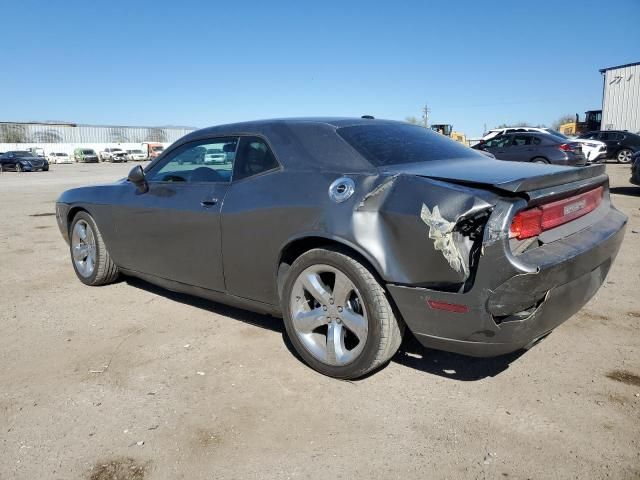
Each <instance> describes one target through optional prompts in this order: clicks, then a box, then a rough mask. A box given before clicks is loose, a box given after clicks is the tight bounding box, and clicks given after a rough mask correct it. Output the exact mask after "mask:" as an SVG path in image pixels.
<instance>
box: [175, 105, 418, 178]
mask: <svg viewBox="0 0 640 480" xmlns="http://www.w3.org/2000/svg"><path fill="white" fill-rule="evenodd" d="M358 125H407V124H406V122H399V121H395V120H378V119H372V118H352V117H300V118H276V119H268V120H255V121H250V122H240V123H230V124H226V125H217V126H214V127H208V128H203V129H201V130H196V131H194V132H191V133H189V134H187V135H185V136H184V137H182V138H181V139H180V140H178V141H177V142H176V143H174V144H173V146H172V147H171V148H172V149H173V148H175V147H177V146H179V145H182V144H183V143H186V142H190V141H194V140H202V139H206V138H208V137H211V136H222V135H229V136H235V135H256V136H263V137H264V138H266V139H267V140H268V142H269V144H270V146H271V149H272V150H273V151H274V153H275V155H276V157H277V158H278V161H279V162H280V163H281V164H282V165H283V166H284V167H285V168H288V169H296V170H316V171H317V170H321V171H336V172H343V173H348V172H352V173H356V172H373V171H375V170H376V168H375V167H373V165H372V164H371V163H370V162H368V161H367V160H366V159H365V158H364V157H362V156H361V155H360V154H359V153H358V152H357V151H356V150H355V149H354V148H353V147H351V146H350V145H349V144H348V143H347V142H346V141H344V140H343V139H342V138H341V137H340V136H339V135H337V134H336V130H337V129H338V128H342V127H350V126H358ZM329 151H330V152H331V155H327V152H329Z"/></svg>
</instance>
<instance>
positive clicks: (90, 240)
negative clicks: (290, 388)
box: [69, 212, 120, 286]
mask: <svg viewBox="0 0 640 480" xmlns="http://www.w3.org/2000/svg"><path fill="white" fill-rule="evenodd" d="M81 229H84V230H85V234H84V237H85V239H84V240H83V239H82V234H81V233H80V230H81ZM69 238H70V241H69V252H70V254H71V264H72V265H73V269H74V271H75V272H76V275H77V277H78V279H79V280H80V281H81V282H82V283H84V284H85V285H90V286H98V285H107V284H109V283H113V282H115V281H116V280H117V279H118V276H119V275H120V272H119V271H118V267H117V266H116V264H115V263H113V261H112V260H111V256H110V255H109V251H108V250H107V247H106V245H105V244H104V240H103V239H102V235H101V234H100V230H99V229H98V226H97V225H96V222H95V220H94V219H93V217H92V216H91V215H89V214H88V213H87V212H78V214H77V215H76V216H75V217H74V218H73V221H72V222H71V228H70V229H69ZM81 251H85V252H87V256H86V258H85V260H84V261H83V260H81V259H80V257H81V256H82V253H79V252H81ZM90 254H91V255H92V259H91V262H92V264H93V267H92V268H85V267H87V261H88V260H87V259H89V256H90Z"/></svg>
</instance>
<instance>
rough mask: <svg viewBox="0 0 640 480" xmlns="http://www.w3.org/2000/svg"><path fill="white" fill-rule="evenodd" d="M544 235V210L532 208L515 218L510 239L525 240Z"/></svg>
mask: <svg viewBox="0 0 640 480" xmlns="http://www.w3.org/2000/svg"><path fill="white" fill-rule="evenodd" d="M541 233H542V210H541V209H539V208H532V209H531V210H524V211H523V212H520V213H518V214H517V215H516V216H515V217H513V222H511V231H510V232H509V237H511V238H513V237H515V238H517V239H518V240H524V239H525V238H530V237H535V236H536V235H540V234H541Z"/></svg>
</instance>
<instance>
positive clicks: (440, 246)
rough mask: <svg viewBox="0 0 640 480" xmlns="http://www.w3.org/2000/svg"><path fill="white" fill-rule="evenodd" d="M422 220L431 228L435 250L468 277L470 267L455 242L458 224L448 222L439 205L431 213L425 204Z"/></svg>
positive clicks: (430, 234) (430, 236)
mask: <svg viewBox="0 0 640 480" xmlns="http://www.w3.org/2000/svg"><path fill="white" fill-rule="evenodd" d="M420 218H421V219H422V221H423V222H424V223H426V224H427V225H428V226H429V238H431V239H432V240H433V241H434V247H435V249H436V250H439V251H441V252H442V254H443V255H444V258H445V259H446V260H447V261H448V262H449V265H451V268H453V269H454V270H455V271H456V272H461V273H464V276H465V278H466V277H468V276H469V267H468V265H467V262H465V260H464V258H463V257H462V254H461V253H460V251H459V250H458V247H457V246H456V243H455V240H454V235H455V232H454V228H455V226H456V223H455V222H449V221H448V220H446V219H445V218H444V217H443V216H442V215H441V214H440V209H439V208H438V205H435V206H434V207H433V211H431V210H429V207H427V206H426V205H425V204H424V203H423V204H422V210H421V211H420Z"/></svg>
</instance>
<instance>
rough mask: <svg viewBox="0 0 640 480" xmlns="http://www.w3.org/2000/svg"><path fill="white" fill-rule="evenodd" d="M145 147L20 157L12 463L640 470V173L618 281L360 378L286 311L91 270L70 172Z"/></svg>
mask: <svg viewBox="0 0 640 480" xmlns="http://www.w3.org/2000/svg"><path fill="white" fill-rule="evenodd" d="M130 167H131V164H125V165H111V164H98V165H53V166H52V171H51V172H48V173H32V174H16V173H13V172H10V173H4V174H1V175H0V205H2V212H3V213H2V215H1V216H0V328H1V330H0V479H3V480H4V479H14V478H15V479H29V480H32V479H76V478H78V479H91V480H106V479H110V480H112V479H118V480H120V479H136V480H141V479H178V478H185V479H205V478H206V479H212V478H237V479H245V478H247V479H263V478H278V479H280V478H282V479H296V478H314V479H315V478H319V479H324V478H342V479H351V478H402V479H405V478H412V479H413V478H450V479H456V478H522V479H525V478H536V479H537V478H580V479H583V478H614V479H622V478H640V327H639V325H640V295H639V294H638V286H639V283H640V275H639V272H640V254H639V252H640V187H632V186H630V184H629V183H628V178H629V167H628V166H623V165H614V164H610V165H608V166H607V170H608V172H609V174H610V175H611V183H612V187H613V188H612V191H613V193H612V196H613V200H614V203H615V204H616V206H617V207H618V208H620V209H622V210H623V211H624V212H625V213H626V214H627V215H628V216H629V226H628V228H627V234H626V237H625V239H624V243H623V245H622V250H621V252H620V255H619V256H618V258H617V261H616V263H615V264H614V266H613V268H612V270H611V272H610V274H609V276H608V278H607V280H606V284H605V285H604V287H603V288H602V289H600V291H599V292H598V294H597V295H596V296H595V297H594V299H592V300H591V302H590V303H589V304H588V305H587V306H586V307H585V308H584V309H583V310H582V311H581V312H580V313H578V314H577V315H575V316H574V317H573V318H572V319H570V320H569V321H568V322H566V323H565V324H563V325H562V326H561V327H559V328H558V329H557V330H556V331H555V332H554V333H553V334H552V335H550V336H549V337H548V338H547V339H546V340H544V341H543V342H542V343H540V344H539V345H537V346H536V347H534V348H533V349H532V350H530V351H528V352H526V353H525V354H523V355H511V356H508V357H506V358H499V359H490V360H481V359H471V358H465V357H461V356H457V355H453V354H446V353H441V352H437V351H432V350H426V349H423V348H422V347H420V346H419V345H418V344H417V343H416V342H415V340H412V339H411V338H408V339H406V340H405V342H404V344H403V345H402V347H401V351H400V352H399V353H398V354H397V355H396V356H395V357H394V359H393V361H392V362H391V363H390V364H389V365H388V366H387V367H386V368H384V369H382V370H381V371H379V372H377V373H375V374H374V375H371V376H369V377H367V378H365V379H363V380H360V381H356V382H342V381H337V380H332V379H330V378H326V377H323V376H321V375H319V374H317V373H315V372H314V371H312V370H311V369H309V368H308V367H306V366H305V365H304V364H302V363H301V362H300V361H299V360H298V359H297V358H296V357H295V356H294V355H293V354H292V353H291V351H290V348H289V347H288V343H287V342H286V341H285V339H284V337H283V331H284V330H283V327H282V324H281V321H280V320H278V319H274V318H271V317H267V316H262V315H256V314H253V313H248V312H245V311H241V310H237V309H233V308H229V307H225V306H222V305H219V304H215V303H211V302H207V301H203V300H199V299H196V298H192V297H188V296H184V295H177V294H172V293H170V292H167V291H163V290H161V289H158V288H155V287H153V286H150V285H148V284H146V283H144V282H141V281H135V280H125V281H122V282H120V283H117V284H115V285H111V286H107V287H98V288H94V287H86V286H84V285H83V284H81V283H80V282H79V281H78V280H77V279H76V277H75V275H74V272H73V269H72V267H71V263H70V259H69V253H68V250H67V245H66V244H65V243H64V241H63V240H62V238H61V236H60V233H59V232H58V229H57V226H56V222H55V217H54V216H53V215H54V200H55V199H56V197H57V196H58V195H59V194H60V192H62V191H63V190H65V189H67V188H69V187H72V186H76V185H82V184H88V183H96V182H105V181H111V180H115V179H117V178H119V177H123V176H125V175H126V172H127V170H128V169H129V168H130Z"/></svg>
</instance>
